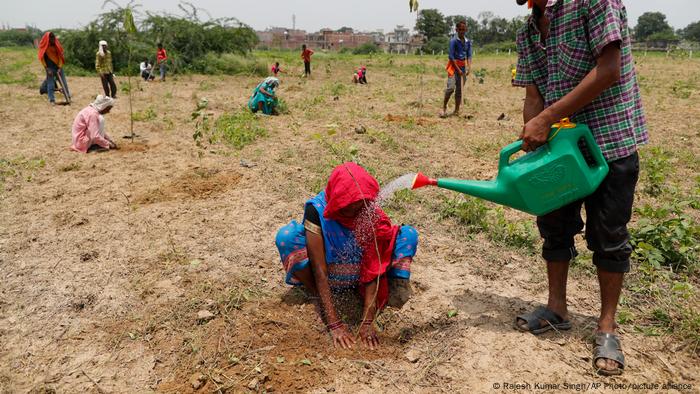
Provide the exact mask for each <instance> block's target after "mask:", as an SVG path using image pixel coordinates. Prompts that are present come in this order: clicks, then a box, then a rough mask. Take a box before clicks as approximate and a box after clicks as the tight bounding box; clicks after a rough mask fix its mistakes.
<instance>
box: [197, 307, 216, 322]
mask: <svg viewBox="0 0 700 394" xmlns="http://www.w3.org/2000/svg"><path fill="white" fill-rule="evenodd" d="M214 317H215V315H214V314H213V313H211V312H209V311H208V310H206V309H202V310H201V311H199V312H197V322H198V323H200V324H202V323H206V322H208V321H209V320H211V319H213V318H214Z"/></svg>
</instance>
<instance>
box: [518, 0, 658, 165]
mask: <svg viewBox="0 0 700 394" xmlns="http://www.w3.org/2000/svg"><path fill="white" fill-rule="evenodd" d="M545 16H547V17H548V18H549V21H550V27H549V37H547V39H546V40H545V43H544V44H543V43H542V41H541V40H540V32H539V30H538V28H537V22H536V20H535V17H534V15H531V16H530V18H529V19H528V23H527V24H526V25H525V26H524V27H523V28H522V29H521V30H520V31H519V32H518V36H517V50H518V65H517V74H516V77H515V81H514V82H513V85H515V86H528V85H536V86H537V89H538V90H539V92H540V94H541V95H542V97H543V98H544V101H545V104H544V105H545V107H548V106H550V105H552V104H553V103H555V102H556V101H558V100H560V99H561V98H562V97H564V96H565V95H566V94H568V93H569V92H571V91H572V90H573V89H574V88H575V87H576V86H577V85H578V84H579V83H580V82H581V81H582V80H583V78H584V77H585V76H586V75H587V74H588V73H589V72H590V71H591V70H592V69H593V68H594V67H595V66H596V58H597V57H598V56H600V54H601V51H602V50H603V48H604V47H605V46H606V45H608V44H610V43H614V42H618V43H619V45H620V48H621V51H622V69H621V72H620V80H619V81H618V82H617V83H615V84H614V85H613V86H611V87H609V88H608V89H606V90H605V91H604V92H603V93H602V94H601V95H600V96H598V97H597V98H596V99H595V100H593V101H592V102H591V103H590V104H588V105H587V106H586V107H584V108H583V109H581V110H580V111H578V112H577V113H575V114H573V115H571V116H570V118H571V120H572V121H573V122H578V123H585V124H587V125H588V127H590V129H591V131H592V132H593V135H594V137H595V139H596V142H597V143H598V145H599V146H600V148H601V150H602V151H603V155H605V158H606V159H607V160H608V161H609V162H611V161H614V160H617V159H621V158H624V157H627V156H629V155H631V154H633V153H634V152H636V151H637V146H638V145H642V144H645V143H647V142H648V141H649V134H648V131H647V125H646V119H645V116H644V110H643V108H642V101H641V96H640V93H639V85H638V84H637V76H636V73H635V70H634V61H633V60H632V48H631V46H630V37H629V30H628V28H627V12H626V10H625V6H624V5H623V4H622V0H549V2H548V3H547V8H546V10H545Z"/></svg>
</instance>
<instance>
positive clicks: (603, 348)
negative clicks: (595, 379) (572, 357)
mask: <svg viewBox="0 0 700 394" xmlns="http://www.w3.org/2000/svg"><path fill="white" fill-rule="evenodd" d="M601 358H604V359H607V360H613V361H615V362H617V363H618V364H619V365H620V366H619V367H618V368H616V369H612V370H610V369H601V368H598V365H596V361H598V360H600V359H601ZM593 368H595V370H596V372H598V374H600V375H603V376H615V375H622V371H623V370H624V369H625V355H624V354H622V346H620V338H618V337H617V335H615V334H611V333H607V332H599V333H596V334H595V346H594V347H593Z"/></svg>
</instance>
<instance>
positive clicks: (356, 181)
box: [323, 162, 399, 307]
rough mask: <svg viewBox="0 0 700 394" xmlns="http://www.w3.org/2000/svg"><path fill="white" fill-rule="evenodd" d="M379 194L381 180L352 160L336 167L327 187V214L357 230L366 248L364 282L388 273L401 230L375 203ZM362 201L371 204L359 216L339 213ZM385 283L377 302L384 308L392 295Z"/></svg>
mask: <svg viewBox="0 0 700 394" xmlns="http://www.w3.org/2000/svg"><path fill="white" fill-rule="evenodd" d="M378 193H379V183H378V182H377V180H376V179H374V178H373V177H372V175H370V174H369V173H368V172H367V171H366V170H365V169H364V168H362V167H360V166H359V165H357V164H356V163H351V162H348V163H343V164H341V165H339V166H337V167H336V168H335V169H333V172H332V173H331V176H330V178H329V179H328V185H327V186H326V203H327V204H326V209H325V210H324V211H323V216H324V217H325V218H327V219H332V220H335V221H336V222H338V223H340V224H341V225H342V226H343V227H345V228H348V229H350V230H353V232H354V233H355V239H356V241H357V243H358V245H359V246H360V247H361V248H362V250H363V254H362V268H361V270H360V282H361V283H363V284H366V283H368V282H371V281H373V280H374V279H376V278H377V276H380V275H384V274H385V273H386V270H387V268H389V265H390V264H391V254H392V251H393V250H394V244H395V243H396V234H398V232H399V226H393V225H392V224H391V219H389V217H388V216H387V215H386V213H384V211H382V209H381V208H380V207H379V206H378V205H376V204H375V203H374V200H375V199H376V198H377V194H378ZM360 200H368V205H367V206H365V207H364V208H363V209H362V211H361V212H360V214H359V215H357V217H355V218H347V217H345V216H340V215H339V213H338V212H339V211H340V210H341V209H343V208H345V207H347V206H348V205H350V204H352V203H354V202H357V201H360ZM368 210H369V211H368ZM372 210H373V212H372ZM375 240H376V242H375ZM377 252H379V255H377ZM383 282H384V283H381V284H380V291H379V295H378V296H377V304H378V305H379V306H380V307H381V306H383V304H384V303H385V302H386V297H387V295H388V292H387V289H386V281H385V278H384V281H383Z"/></svg>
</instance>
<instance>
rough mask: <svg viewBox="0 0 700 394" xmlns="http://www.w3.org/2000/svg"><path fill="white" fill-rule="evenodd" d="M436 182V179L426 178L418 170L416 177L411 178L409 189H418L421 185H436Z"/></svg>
mask: <svg viewBox="0 0 700 394" xmlns="http://www.w3.org/2000/svg"><path fill="white" fill-rule="evenodd" d="M437 184H438V181H437V179H433V178H428V177H427V176H425V175H424V174H423V173H422V172H419V173H417V174H416V177H415V178H413V185H411V189H418V188H420V187H423V186H437Z"/></svg>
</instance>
